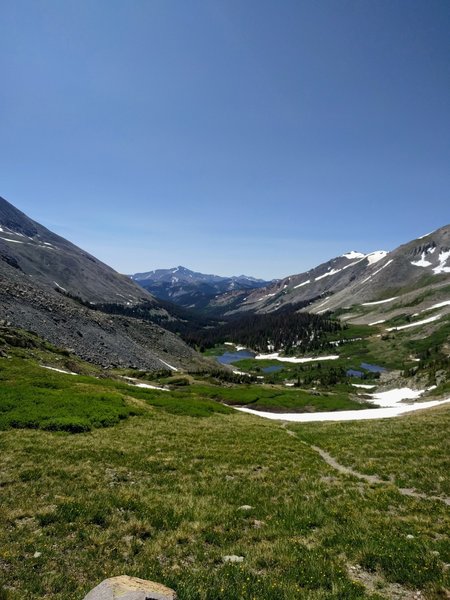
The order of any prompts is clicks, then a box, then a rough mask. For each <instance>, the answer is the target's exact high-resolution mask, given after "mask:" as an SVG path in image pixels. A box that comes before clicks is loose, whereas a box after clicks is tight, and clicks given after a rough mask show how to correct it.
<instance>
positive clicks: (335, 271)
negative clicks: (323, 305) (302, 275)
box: [314, 269, 342, 281]
mask: <svg viewBox="0 0 450 600" xmlns="http://www.w3.org/2000/svg"><path fill="white" fill-rule="evenodd" d="M341 271H342V269H331V271H329V272H328V273H324V274H323V275H319V277H316V278H315V279H314V281H319V280H320V279H323V278H324V277H329V276H330V275H336V273H340V272H341Z"/></svg>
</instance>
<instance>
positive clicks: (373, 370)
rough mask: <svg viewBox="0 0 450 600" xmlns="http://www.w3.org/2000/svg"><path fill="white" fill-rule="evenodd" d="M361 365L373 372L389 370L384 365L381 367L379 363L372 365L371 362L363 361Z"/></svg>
mask: <svg viewBox="0 0 450 600" xmlns="http://www.w3.org/2000/svg"><path fill="white" fill-rule="evenodd" d="M361 367H362V368H363V369H366V371H370V372H371V373H383V372H384V371H387V369H385V368H384V367H380V366H378V365H371V364H370V363H364V362H363V363H361Z"/></svg>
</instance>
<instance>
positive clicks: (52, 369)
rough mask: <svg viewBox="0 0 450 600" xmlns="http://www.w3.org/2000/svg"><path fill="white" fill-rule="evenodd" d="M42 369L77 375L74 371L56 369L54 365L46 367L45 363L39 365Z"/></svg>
mask: <svg viewBox="0 0 450 600" xmlns="http://www.w3.org/2000/svg"><path fill="white" fill-rule="evenodd" d="M39 366H40V367H42V368H43V369H48V370H49V371H56V372H57V373H65V374H66V375H78V373H74V372H73V371H64V370H63V369H57V368H56V367H47V366H46V365H39Z"/></svg>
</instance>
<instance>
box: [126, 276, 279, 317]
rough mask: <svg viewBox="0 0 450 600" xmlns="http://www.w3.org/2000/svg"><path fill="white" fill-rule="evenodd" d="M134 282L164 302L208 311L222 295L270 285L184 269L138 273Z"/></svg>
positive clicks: (264, 282)
mask: <svg viewBox="0 0 450 600" xmlns="http://www.w3.org/2000/svg"><path fill="white" fill-rule="evenodd" d="M131 279H132V280H133V281H135V282H136V283H138V284H139V285H140V286H142V287H143V288H144V289H146V290H147V291H149V292H150V293H151V294H153V295H154V296H156V297H157V298H160V299H161V300H170V301H172V302H175V303H177V304H179V305H180V306H183V307H185V308H194V309H201V308H205V307H206V306H208V305H209V303H210V302H211V300H213V298H215V297H216V296H217V295H218V294H223V293H225V292H233V291H243V290H245V291H246V290H253V289H258V288H261V287H263V286H266V285H268V283H269V282H267V281H264V280H262V279H255V278H254V277H247V276H246V275H239V276H235V277H220V276H219V275H206V274H204V273H197V272H195V271H191V270H190V269H186V267H182V266H179V267H174V268H173V269H157V270H155V271H149V272H147V273H136V274H135V275H132V276H131Z"/></svg>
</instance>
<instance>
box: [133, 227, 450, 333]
mask: <svg viewBox="0 0 450 600" xmlns="http://www.w3.org/2000/svg"><path fill="white" fill-rule="evenodd" d="M133 279H134V280H135V281H136V282H138V283H139V284H140V285H142V286H144V287H146V289H148V290H151V291H152V293H154V294H155V295H157V296H160V297H165V298H170V300H172V301H173V302H176V303H179V304H181V305H182V306H185V307H186V306H191V307H195V308H201V309H203V310H204V311H206V312H207V313H208V314H215V315H221V316H222V317H229V318H230V317H233V316H235V317H237V316H239V315H243V314H246V313H257V314H264V313H268V312H273V311H276V310H278V309H281V308H286V307H289V306H291V307H295V306H299V307H301V310H306V311H310V312H314V313H319V314H320V313H325V312H327V311H336V310H340V311H343V310H344V311H347V313H348V314H347V315H346V318H349V319H353V320H356V322H361V323H364V322H369V321H370V320H371V319H372V320H373V319H374V315H375V314H376V313H383V315H384V316H389V314H387V315H386V313H387V312H389V310H388V309H389V308H390V307H391V306H394V305H395V302H394V300H395V301H397V299H398V298H400V299H402V298H403V300H404V302H410V301H411V300H412V299H414V298H415V297H416V296H418V295H421V296H424V294H425V297H426V298H428V299H430V298H432V297H433V296H434V295H435V294H438V295H439V294H440V292H441V291H445V290H446V289H447V287H446V286H448V284H449V283H450V225H446V226H444V227H441V228H440V229H437V230H436V231H433V232H431V233H428V234H426V235H424V236H421V237H419V238H417V239H415V240H412V241H410V242H408V243H406V244H403V245H401V246H399V247H398V248H396V249H395V250H392V251H390V252H389V251H386V250H377V251H374V252H370V253H368V254H364V253H361V252H356V251H354V250H352V251H350V252H347V253H346V254H343V255H342V256H338V257H336V258H332V259H331V260H329V261H327V262H325V263H323V264H321V265H319V266H317V267H314V268H313V269H311V270H309V271H307V272H304V273H299V274H295V275H291V276H289V277H285V278H283V279H279V280H274V281H272V282H269V283H265V284H264V282H262V281H261V280H254V279H253V278H250V277H244V276H242V277H236V278H220V277H218V276H216V275H202V274H201V273H193V272H192V271H189V270H188V269H185V268H183V267H177V268H176V269H168V270H157V271H152V272H150V273H147V274H137V275H135V276H133ZM447 296H448V297H449V298H450V294H448V293H447ZM390 299H393V300H392V304H389V302H390ZM445 299H447V298H445ZM424 301H425V300H424ZM414 302H415V303H416V304H417V303H418V301H417V300H415V301H414ZM419 304H420V303H419ZM362 305H366V307H367V308H365V309H364V311H362V312H363V313H364V314H360V312H361V311H359V312H358V311H357V312H356V313H353V312H352V311H351V310H350V308H351V307H352V306H356V307H358V306H362ZM413 305H414V303H413ZM369 307H371V308H370V310H369ZM399 310H400V309H399V308H398V307H397V308H396V309H395V310H394V311H393V313H392V316H395V315H396V314H397V313H398V311H399ZM445 310H447V309H445ZM396 311H397V312H396ZM408 311H409V312H411V311H414V309H413V308H412V306H411V307H410V310H409V309H408V310H406V312H408Z"/></svg>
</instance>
